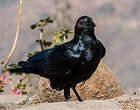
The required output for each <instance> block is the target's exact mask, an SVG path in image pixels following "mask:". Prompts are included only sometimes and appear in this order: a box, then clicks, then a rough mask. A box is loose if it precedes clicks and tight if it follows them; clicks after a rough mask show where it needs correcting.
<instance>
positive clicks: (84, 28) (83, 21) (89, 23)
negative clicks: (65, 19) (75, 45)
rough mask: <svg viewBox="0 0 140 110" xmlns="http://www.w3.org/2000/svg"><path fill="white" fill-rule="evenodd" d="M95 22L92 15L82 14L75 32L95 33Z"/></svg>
mask: <svg viewBox="0 0 140 110" xmlns="http://www.w3.org/2000/svg"><path fill="white" fill-rule="evenodd" d="M95 26H96V25H95V23H94V21H93V20H92V18H91V17H88V16H81V17H80V18H79V19H78V20H77V22H76V25H75V34H85V33H94V27H95Z"/></svg>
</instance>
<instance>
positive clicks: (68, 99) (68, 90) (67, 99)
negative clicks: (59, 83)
mask: <svg viewBox="0 0 140 110" xmlns="http://www.w3.org/2000/svg"><path fill="white" fill-rule="evenodd" d="M64 97H65V99H66V101H70V88H69V87H67V88H64Z"/></svg>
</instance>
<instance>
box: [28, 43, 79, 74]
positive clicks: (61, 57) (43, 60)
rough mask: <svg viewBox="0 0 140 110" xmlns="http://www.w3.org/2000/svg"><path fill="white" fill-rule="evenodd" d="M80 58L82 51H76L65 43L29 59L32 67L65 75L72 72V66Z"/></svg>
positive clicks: (48, 72) (47, 72)
mask: <svg viewBox="0 0 140 110" xmlns="http://www.w3.org/2000/svg"><path fill="white" fill-rule="evenodd" d="M79 60H80V53H76V52H74V51H73V50H72V49H71V48H67V47H66V46H65V45H60V46H57V47H55V48H53V49H50V50H45V51H42V52H40V53H38V54H36V55H34V56H32V57H30V58H29V59H28V60H27V61H28V62H30V63H31V65H32V68H34V69H35V70H40V71H42V72H44V73H46V74H47V75H49V74H50V75H51V74H52V75H65V74H68V73H70V71H71V69H72V67H74V66H76V64H77V63H78V62H79Z"/></svg>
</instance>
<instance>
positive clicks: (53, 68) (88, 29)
mask: <svg viewBox="0 0 140 110" xmlns="http://www.w3.org/2000/svg"><path fill="white" fill-rule="evenodd" d="M95 26H96V25H95V23H94V21H93V20H92V18H91V17H88V16H81V17H80V18H79V19H78V20H77V22H76V25H75V31H74V38H73V39H72V40H71V41H69V42H66V43H63V44H61V45H58V46H55V47H54V48H51V49H46V50H43V51H41V52H39V53H37V54H35V55H33V56H31V57H29V58H28V59H27V60H26V61H19V62H18V66H19V67H18V68H16V69H11V70H10V72H24V73H26V74H29V73H34V74H38V75H40V76H42V77H45V78H48V79H49V80H50V86H51V87H52V88H53V89H56V90H59V91H61V90H64V97H65V99H66V100H67V101H68V100H70V88H72V90H73V91H74V93H75V95H76V96H77V98H78V100H79V101H82V99H81V98H80V96H79V94H78V93H77V91H76V89H75V88H76V85H77V84H78V83H80V82H83V81H86V80H87V79H89V78H90V77H91V75H92V74H93V73H94V71H95V70H96V68H97V67H98V64H99V62H100V60H101V59H102V58H103V57H104V56H105V53H106V49H105V47H104V46H103V44H102V43H101V42H100V41H99V40H98V39H97V38H96V36H95V33H94V28H95Z"/></svg>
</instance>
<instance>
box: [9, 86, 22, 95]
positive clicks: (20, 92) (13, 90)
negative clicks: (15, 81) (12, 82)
mask: <svg viewBox="0 0 140 110" xmlns="http://www.w3.org/2000/svg"><path fill="white" fill-rule="evenodd" d="M11 95H22V91H21V90H20V89H17V88H16V87H14V88H13V89H12V92H11Z"/></svg>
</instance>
